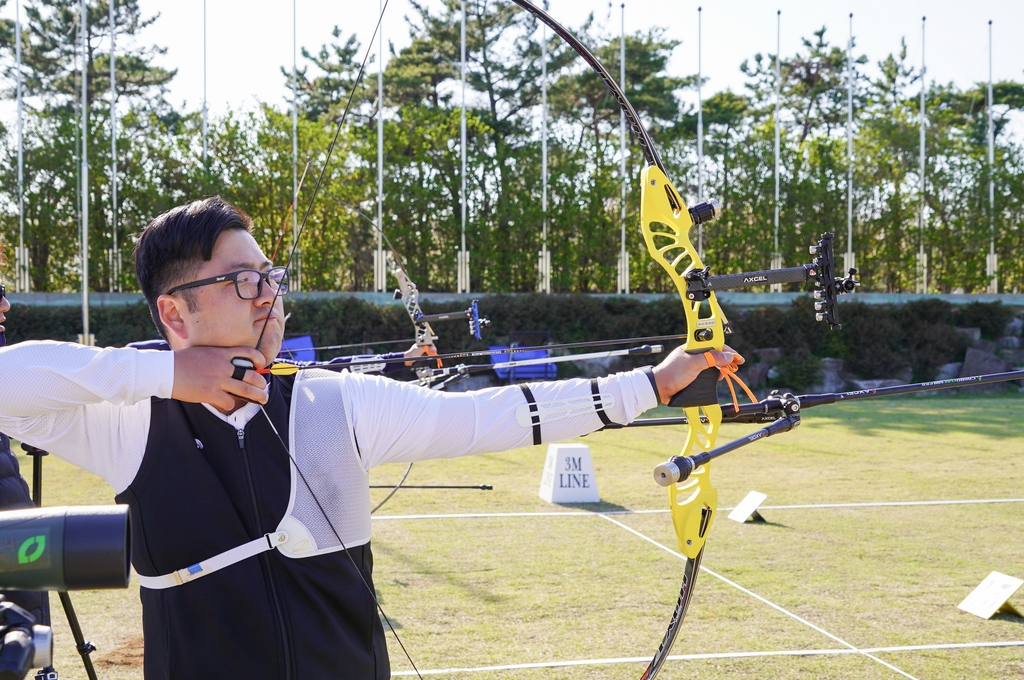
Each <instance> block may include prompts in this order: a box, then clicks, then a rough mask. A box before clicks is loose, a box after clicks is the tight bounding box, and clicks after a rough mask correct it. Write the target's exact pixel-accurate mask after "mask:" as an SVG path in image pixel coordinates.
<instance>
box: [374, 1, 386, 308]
mask: <svg viewBox="0 0 1024 680" xmlns="http://www.w3.org/2000/svg"><path fill="white" fill-rule="evenodd" d="M378 5H379V6H380V9H381V10H383V8H384V2H383V0H380V2H379V3H378ZM381 22H382V23H383V19H381ZM383 28H384V27H383V25H382V26H381V27H380V28H379V29H378V33H377V59H378V63H377V254H376V255H377V256H376V257H375V258H374V268H373V280H374V289H375V290H376V291H377V292H378V293H380V292H383V290H384V284H385V276H386V275H385V273H384V272H385V269H384V257H383V253H384V244H383V240H382V239H383V237H382V234H383V233H384V30H383Z"/></svg>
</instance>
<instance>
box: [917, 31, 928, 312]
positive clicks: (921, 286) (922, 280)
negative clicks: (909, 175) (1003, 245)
mask: <svg viewBox="0 0 1024 680" xmlns="http://www.w3.org/2000/svg"><path fill="white" fill-rule="evenodd" d="M925 19H926V17H925V16H922V17H921V157H920V159H919V162H918V168H919V170H918V173H919V175H920V178H919V190H920V193H921V197H920V198H921V206H920V208H919V211H918V233H919V241H920V245H919V248H918V292H919V293H927V292H928V255H926V254H925V185H926V184H925V74H926V73H928V71H927V69H926V68H925Z"/></svg>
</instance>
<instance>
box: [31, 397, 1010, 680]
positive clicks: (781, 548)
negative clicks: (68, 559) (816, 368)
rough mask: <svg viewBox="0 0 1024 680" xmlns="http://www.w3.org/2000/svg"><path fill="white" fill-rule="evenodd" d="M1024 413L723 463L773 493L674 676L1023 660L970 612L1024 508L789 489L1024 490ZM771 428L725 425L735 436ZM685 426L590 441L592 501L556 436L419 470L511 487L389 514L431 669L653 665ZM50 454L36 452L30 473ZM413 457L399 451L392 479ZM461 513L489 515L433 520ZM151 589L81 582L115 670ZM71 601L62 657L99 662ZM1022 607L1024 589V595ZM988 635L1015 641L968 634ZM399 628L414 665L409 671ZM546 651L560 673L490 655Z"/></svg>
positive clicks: (105, 492) (387, 594) (398, 582)
mask: <svg viewBox="0 0 1024 680" xmlns="http://www.w3.org/2000/svg"><path fill="white" fill-rule="evenodd" d="M660 411H661V410H660V409H659V413H658V414H650V415H661V414H662V413H661V412H660ZM1022 423H1024V398H1020V397H1017V396H1014V397H966V396H955V397H928V398H901V399H890V400H882V401H874V402H859V403H849V404H843V405H839V406H825V407H819V408H816V409H813V410H809V411H807V412H806V413H805V414H804V418H803V425H802V427H800V428H799V429H798V430H797V431H795V432H792V433H788V434H784V435H780V436H778V437H776V438H772V439H769V440H766V441H763V442H759V443H757V444H754V445H752V446H749V447H747V448H745V449H741V450H739V451H736V452H733V453H730V454H728V455H727V456H725V457H723V458H721V459H720V460H718V461H716V462H715V463H714V464H713V474H712V480H713V482H714V483H715V486H716V488H717V489H718V491H719V494H720V503H721V507H722V508H729V507H731V506H733V505H735V504H736V503H737V502H739V500H740V499H742V498H743V497H744V496H745V495H746V494H747V493H748V492H749V491H751V490H757V491H761V492H763V493H766V494H768V499H767V500H766V501H765V503H764V505H763V506H762V511H761V512H762V514H763V515H764V517H765V519H766V520H767V523H765V524H742V525H741V524H737V523H735V522H730V521H727V520H726V519H725V514H726V513H725V512H721V513H719V514H720V516H719V517H718V520H717V521H716V523H715V525H714V526H713V527H712V529H711V532H710V538H709V540H708V543H707V548H706V551H705V558H704V567H705V571H704V572H703V573H702V574H701V576H700V578H699V579H698V582H697V587H696V594H695V596H694V600H693V603H692V605H691V608H690V612H689V615H688V616H687V619H686V622H685V624H684V626H683V629H682V632H681V633H680V636H679V638H678V640H677V641H676V645H675V648H674V650H673V653H674V654H675V655H681V656H683V658H682V659H678V660H671V661H669V662H668V663H666V665H665V667H664V669H663V670H662V674H661V677H664V678H690V677H700V678H735V677H745V678H746V677H750V678H844V679H845V678H853V679H859V678H898V677H906V676H911V677H915V678H922V679H923V678H943V679H945V678H950V679H952V678H972V679H973V678H992V679H996V678H1015V677H1020V678H1024V646H1021V645H1024V619H1020V618H1016V617H1012V616H1006V615H997V616H996V617H995V618H993V619H992V620H983V619H980V618H978V617H975V616H972V615H970V614H966V613H964V612H962V611H960V610H958V609H957V607H956V605H957V604H958V603H959V602H960V601H961V600H962V599H963V598H964V597H965V596H966V595H967V594H968V593H969V592H970V591H971V590H972V589H973V588H974V587H975V586H976V585H977V584H978V583H980V582H981V580H982V579H983V578H984V577H985V576H987V575H988V574H989V572H991V571H1000V572H1003V573H1006V574H1010V575H1012V576H1016V577H1018V578H1020V577H1024V541H1022V540H1021V534H1022V526H1024V521H1022V520H1024V502H1002V503H996V502H986V503H972V504H948V503H947V504H929V505H922V504H916V505H879V506H861V507H856V506H855V507H831V508H829V507H816V508H781V507H776V506H794V505H822V504H861V503H906V502H914V501H940V500H941V501H951V500H960V501H975V500H998V499H1002V500H1007V499H1019V500H1021V501H1024V455H1022V454H1024V436H1022V433H1021V427H1022ZM751 429H752V426H738V425H735V426H728V427H726V428H725V430H724V432H723V433H722V435H721V436H720V439H719V441H720V442H724V441H725V440H727V439H729V438H733V437H736V436H739V435H741V434H743V433H745V432H747V431H750V430H751ZM681 439H682V429H681V428H647V429H643V430H619V431H610V432H607V433H599V434H595V435H592V436H590V437H586V438H584V439H582V440H581V441H583V442H584V443H586V444H589V445H590V447H591V449H592V452H593V458H594V464H595V468H596V473H597V481H598V486H599V490H600V493H601V498H602V500H603V502H602V503H601V504H600V505H588V506H579V507H567V506H553V505H550V504H548V503H545V502H544V501H542V500H540V498H538V496H537V491H538V486H539V483H540V476H541V470H542V468H543V463H544V456H545V447H534V448H529V449H519V450H516V451H511V452H507V453H501V454H490V455H485V456H478V457H474V458H467V459H460V460H450V461H436V462H428V463H418V464H416V466H414V468H413V470H412V473H411V474H410V475H409V479H408V480H407V482H406V483H407V484H411V485H414V484H439V483H443V484H493V485H494V491H488V492H482V491H436V490H435V491H430V490H416V489H409V490H401V491H399V492H398V493H397V494H396V495H395V497H394V498H392V499H391V501H389V502H388V503H387V505H385V506H384V507H383V508H381V510H380V511H379V512H378V513H377V515H375V521H374V539H373V542H374V554H375V556H376V573H375V580H376V585H377V588H378V590H379V597H380V601H381V603H382V605H383V607H384V609H385V611H386V612H387V614H388V616H389V617H391V618H392V620H393V621H394V622H395V624H396V628H398V632H399V635H400V636H401V638H402V641H403V642H404V643H405V646H406V647H407V648H408V649H409V651H410V653H411V655H412V657H413V659H414V660H415V662H416V664H417V666H418V667H419V668H420V670H421V671H422V670H427V669H432V670H442V669H474V670H465V671H461V672H453V673H449V674H446V677H453V678H478V679H480V680H483V679H485V678H502V679H504V680H533V679H535V678H538V679H539V678H628V677H639V675H640V673H641V672H642V671H643V668H644V667H645V665H646V659H647V658H648V657H649V656H650V655H651V654H652V653H653V652H654V650H655V648H656V647H657V644H658V643H659V642H660V640H661V637H662V635H663V633H664V629H665V626H666V625H667V623H668V617H669V615H670V613H671V609H672V606H673V604H674V603H675V598H676V595H677V593H678V589H679V582H680V579H681V577H682V567H683V562H682V560H681V559H680V557H679V556H678V555H676V554H674V551H673V549H674V546H675V537H674V534H673V531H672V526H671V521H670V518H669V515H668V513H667V511H666V510H664V508H665V507H666V494H665V491H664V489H662V488H661V487H658V486H657V485H656V484H655V483H654V482H653V480H652V477H651V471H652V469H653V466H654V465H655V464H657V463H659V462H661V461H662V460H664V459H665V458H666V457H667V456H668V455H671V454H674V453H676V452H678V449H679V447H680V445H681ZM30 465H31V463H30V461H28V460H26V459H23V460H22V466H23V471H24V472H25V473H26V477H28V476H29V471H30V469H31V468H30ZM45 467H46V472H45V475H44V478H45V489H44V501H45V504H46V505H64V504H96V503H106V502H110V499H111V492H110V490H109V489H108V488H107V487H106V486H105V485H104V484H103V483H102V482H100V481H99V480H98V479H96V478H95V477H92V476H91V475H89V474H88V473H84V472H81V471H79V470H76V469H74V468H72V467H70V466H68V465H66V464H64V463H62V462H60V461H57V460H55V459H54V458H53V457H49V458H47V459H46V463H45ZM403 471H404V466H385V467H383V468H381V469H379V470H376V471H374V473H373V475H372V481H373V483H377V484H388V483H394V481H396V480H397V479H398V478H399V477H400V476H401V474H402V472H403ZM385 493H386V491H375V492H374V494H375V499H380V498H382V497H383V496H384V494H385ZM508 513H521V514H520V515H518V516H512V515H510V514H508ZM533 513H538V514H533ZM539 513H543V514H539ZM454 514H464V515H472V514H488V515H490V516H486V517H480V516H477V517H437V515H454ZM412 515H415V516H417V517H410V516H412ZM424 515H427V516H430V515H433V517H423V516H424ZM644 537H646V538H647V539H649V540H645V539H644ZM651 541H653V542H655V543H657V544H659V545H660V546H664V547H659V545H655V543H652V542H651ZM137 589H138V585H137V583H135V582H134V581H133V583H132V586H131V587H130V588H129V589H128V590H127V591H104V592H95V593H73V594H72V598H73V601H74V604H75V606H76V609H77V610H78V613H79V617H80V619H81V622H82V627H83V629H84V630H85V633H86V636H87V638H88V639H90V640H91V641H92V642H94V643H95V644H96V645H97V647H98V648H99V649H98V651H97V652H95V653H94V654H93V657H94V659H95V660H96V663H97V668H98V673H99V675H100V677H101V678H111V679H120V678H141V676H142V673H141V659H142V655H141V648H142V644H141V642H142V641H141V625H140V616H141V614H140V607H139V603H138V590H137ZM53 599H54V604H55V607H54V614H53V618H54V628H55V635H56V644H57V660H58V670H59V671H60V672H61V677H62V678H77V677H84V672H83V671H82V670H81V664H80V662H79V661H78V659H77V655H76V652H75V650H74V644H73V642H72V640H71V636H70V632H69V631H68V628H67V625H66V623H65V621H64V616H63V613H62V612H61V611H60V609H59V605H57V604H56V598H55V597H54V598H53ZM1013 602H1014V603H1015V604H1017V605H1018V607H1020V606H1024V592H1022V593H1019V594H1018V595H1017V596H1016V598H1014V600H1013ZM240 634H244V632H240ZM1013 642H1019V644H1018V645H1016V646H1014V645H1007V644H1006V643H1013ZM978 643H997V646H969V645H977V644H978ZM389 645H390V651H391V658H392V665H393V668H394V670H395V672H396V673H402V672H404V671H408V670H409V669H410V665H409V662H408V661H407V660H406V659H405V658H404V655H403V654H402V652H401V650H400V649H399V648H398V646H397V644H395V643H394V640H393V638H391V639H389ZM943 645H949V646H950V647H946V648H942V647H941V646H943ZM920 647H926V648H925V649H920ZM914 648H918V649H914ZM865 650H877V651H870V652H869V653H868V652H865ZM862 652H865V653H862ZM631 659H635V660H631ZM641 659H642V660H641ZM587 660H590V661H595V663H588V664H584V665H554V664H559V663H560V662H573V661H587ZM602 660H605V661H603V662H602ZM608 660H612V661H608ZM529 664H538V665H540V667H534V668H529V667H526V668H523V667H520V668H513V669H509V670H479V669H483V668H485V667H494V666H523V665H529ZM885 664H889V665H891V666H892V667H895V668H897V669H899V670H900V671H902V673H903V674H905V675H901V674H900V673H899V672H897V671H896V670H892V668H890V667H887V666H886V665H885Z"/></svg>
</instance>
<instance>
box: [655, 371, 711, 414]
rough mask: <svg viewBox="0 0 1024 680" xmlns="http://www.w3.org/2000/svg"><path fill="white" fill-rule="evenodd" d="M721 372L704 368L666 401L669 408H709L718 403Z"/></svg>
mask: <svg viewBox="0 0 1024 680" xmlns="http://www.w3.org/2000/svg"><path fill="white" fill-rule="evenodd" d="M721 377H722V372H721V371H719V370H718V368H705V369H704V370H703V371H701V372H700V373H698V374H697V377H696V379H694V381H693V382H692V383H690V384H689V385H687V386H686V387H684V388H683V389H681V390H680V391H678V392H676V393H675V394H673V395H672V398H671V399H669V400H668V405H669V406H676V407H683V408H686V407H689V406H710V405H711V404H717V403H718V381H719V379H720V378H721Z"/></svg>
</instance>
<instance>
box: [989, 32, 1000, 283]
mask: <svg viewBox="0 0 1024 680" xmlns="http://www.w3.org/2000/svg"><path fill="white" fill-rule="evenodd" d="M994 103H995V101H994V100H993V98H992V20H991V19H989V22H988V211H989V212H988V229H989V242H988V267H987V269H988V276H989V283H988V292H990V293H993V294H995V293H998V292H999V260H998V257H997V255H996V222H995V217H996V185H995V171H996V166H995V160H996V148H995V125H994V122H993V119H992V105H993V104H994Z"/></svg>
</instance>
